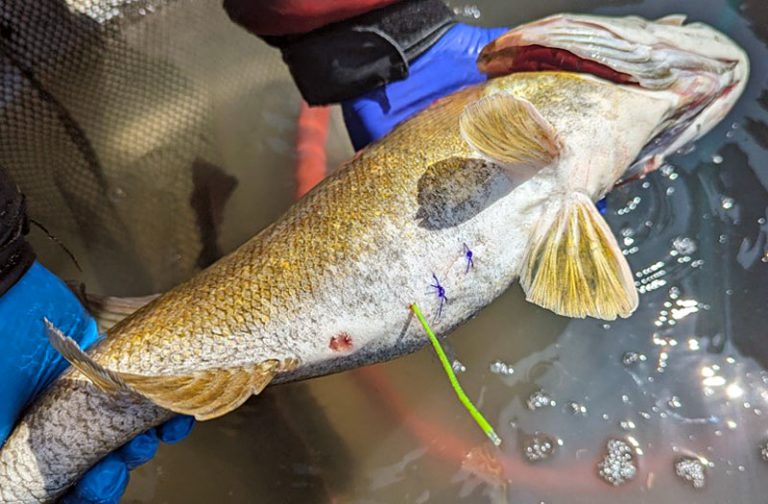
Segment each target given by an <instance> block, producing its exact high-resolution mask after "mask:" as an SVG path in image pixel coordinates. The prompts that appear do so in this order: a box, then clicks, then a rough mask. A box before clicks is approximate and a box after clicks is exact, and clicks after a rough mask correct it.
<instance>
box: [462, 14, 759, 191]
mask: <svg viewBox="0 0 768 504" xmlns="http://www.w3.org/2000/svg"><path fill="white" fill-rule="evenodd" d="M684 22H685V17H684V16H681V15H672V16H666V17H663V18H661V19H657V20H655V21H649V20H646V19H643V18H640V17H635V16H630V17H623V18H611V17H603V16H591V15H576V14H559V15H556V16H551V17H548V18H544V19H542V20H539V21H535V22H533V23H528V24H525V25H522V26H520V27H518V28H515V29H513V30H511V31H509V32H507V33H505V34H504V35H502V36H501V37H499V38H498V39H496V40H494V41H493V42H491V43H490V44H488V45H487V46H486V47H485V48H483V50H482V51H481V53H480V56H479V57H478V61H477V64H478V68H479V69H480V70H481V71H482V72H484V73H486V74H488V75H489V76H490V77H497V76H501V75H507V74H510V73H515V72H540V71H565V72H577V73H582V74H589V75H592V76H594V77H597V78H600V79H603V80H606V81H610V82H613V83H616V84H619V85H626V86H633V87H635V88H636V89H638V90H640V91H643V92H648V93H651V94H653V93H673V94H674V98H675V99H674V103H675V106H674V110H672V111H671V113H670V114H669V116H668V117H667V118H666V119H665V120H664V121H663V123H662V124H660V125H659V127H658V128H657V130H656V131H655V132H654V134H653V136H652V137H651V138H650V139H649V142H648V143H647V144H646V146H645V148H643V150H642V151H641V153H640V155H639V156H638V158H637V159H636V161H635V162H634V163H633V164H632V166H631V167H630V169H629V170H628V171H627V173H626V174H625V176H624V180H626V179H628V178H636V177H637V176H642V175H644V174H645V173H647V172H648V171H651V170H653V169H655V168H658V166H659V165H660V164H661V162H662V160H663V158H664V157H665V156H666V155H668V154H670V153H673V152H675V151H677V150H678V149H680V148H681V147H683V146H685V145H686V144H688V143H690V142H692V141H693V140H695V139H697V138H699V137H700V136H702V135H704V134H705V133H706V132H708V131H709V130H710V129H711V128H712V127H714V125H715V124H717V123H718V122H720V120H722V119H723V117H724V116H725V115H726V114H727V113H728V111H730V109H731V108H732V107H733V105H734V104H735V103H736V101H737V99H738V97H739V96H740V95H741V92H742V91H743V89H744V87H745V85H746V82H747V78H748V75H749V60H748V59H747V56H746V54H745V53H744V51H743V50H742V49H741V48H740V47H739V46H738V45H736V43H734V42H733V41H732V40H730V39H729V38H728V37H726V36H725V35H723V34H722V33H720V32H718V31H716V30H715V29H713V28H712V27H710V26H707V25H704V24H702V23H691V24H687V25H686V24H684Z"/></svg>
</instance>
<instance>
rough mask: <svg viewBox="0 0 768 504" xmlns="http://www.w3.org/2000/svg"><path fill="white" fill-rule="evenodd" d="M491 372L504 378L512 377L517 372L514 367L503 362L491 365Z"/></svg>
mask: <svg viewBox="0 0 768 504" xmlns="http://www.w3.org/2000/svg"><path fill="white" fill-rule="evenodd" d="M490 370H491V373H493V374H497V375H502V376H512V375H513V374H514V373H515V370H514V368H513V367H512V366H510V365H509V364H507V363H506V362H502V361H495V362H493V363H491V366H490Z"/></svg>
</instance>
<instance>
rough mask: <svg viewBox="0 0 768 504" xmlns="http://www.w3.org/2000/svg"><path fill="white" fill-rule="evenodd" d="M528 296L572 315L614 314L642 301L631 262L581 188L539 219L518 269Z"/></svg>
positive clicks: (622, 314) (603, 316) (619, 314)
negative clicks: (639, 298) (554, 209)
mask: <svg viewBox="0 0 768 504" xmlns="http://www.w3.org/2000/svg"><path fill="white" fill-rule="evenodd" d="M520 284H521V285H522V287H523V290H525V293H526V296H527V298H528V301H530V302H532V303H535V304H537V305H539V306H541V307H543V308H547V309H549V310H552V311H553V312H555V313H558V314H560V315H565V316H568V317H578V318H584V317H587V316H588V317H595V318H599V319H603V320H614V319H615V318H616V317H628V316H629V315H631V314H632V312H634V311H635V309H636V308H637V304H638V297H637V290H636V289H635V285H634V282H633V279H632V272H631V271H630V269H629V264H627V260H626V258H625V257H624V255H623V254H622V252H621V249H620V248H619V245H618V243H616V239H615V238H614V236H613V234H612V233H611V230H610V229H609V228H608V224H607V223H606V222H605V220H604V219H603V218H602V216H601V215H600V214H599V212H598V211H597V209H596V208H595V206H594V204H593V203H592V201H591V200H590V199H589V198H588V197H587V196H586V195H585V194H582V193H573V194H570V195H568V196H566V197H565V199H564V201H563V202H562V203H561V205H560V207H559V208H558V209H557V211H556V212H555V213H554V215H552V214H547V215H545V216H544V217H542V219H541V220H540V221H539V222H538V224H537V225H536V229H535V230H534V232H533V236H532V239H531V240H530V241H529V243H528V247H527V249H526V252H525V257H524V260H523V267H522V271H521V273H520Z"/></svg>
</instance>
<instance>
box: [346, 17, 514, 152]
mask: <svg viewBox="0 0 768 504" xmlns="http://www.w3.org/2000/svg"><path fill="white" fill-rule="evenodd" d="M507 31H508V30H507V28H482V27H478V26H470V25H465V24H456V25H454V26H452V27H451V28H450V29H449V30H448V31H446V32H445V34H444V35H443V36H442V37H440V40H438V41H437V42H435V44H433V45H432V47H430V48H429V49H427V50H426V52H424V54H422V55H421V56H419V57H418V58H416V60H415V61H413V62H412V63H411V65H410V69H409V73H408V77H407V78H406V79H403V80H400V81H394V82H390V83H389V84H386V85H384V86H381V87H379V88H376V89H374V90H373V91H369V92H368V93H366V94H364V95H362V96H359V97H357V98H354V99H352V100H347V101H345V102H343V103H342V109H343V111H344V122H345V123H346V125H347V131H349V136H350V138H351V139H352V145H353V146H354V147H355V150H358V149H362V148H363V147H365V146H366V145H368V144H369V143H371V142H372V141H374V140H378V139H379V138H381V137H383V136H384V135H386V134H387V133H389V131H390V130H391V129H392V128H393V127H395V126H396V125H397V124H398V123H400V122H402V121H404V120H405V119H408V118H409V117H410V116H412V115H413V114H415V113H416V112H418V111H420V110H422V109H424V108H426V107H427V106H428V105H429V104H431V103H432V102H434V101H435V100H437V99H438V98H441V97H443V96H445V95H448V94H450V93H452V92H454V91H456V90H457V89H460V88H462V87H464V86H468V85H470V84H477V83H478V82H482V81H484V80H485V79H486V76H485V74H483V73H480V71H479V70H478V69H477V64H476V60H477V56H478V54H480V50H481V49H482V48H483V47H485V45H486V44H488V43H489V42H491V41H492V40H494V39H496V38H498V37H499V36H501V35H502V34H504V33H505V32H507Z"/></svg>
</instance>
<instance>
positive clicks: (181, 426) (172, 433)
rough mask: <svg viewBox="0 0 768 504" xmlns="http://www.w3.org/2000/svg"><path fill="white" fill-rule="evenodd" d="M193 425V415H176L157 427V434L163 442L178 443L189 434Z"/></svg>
mask: <svg viewBox="0 0 768 504" xmlns="http://www.w3.org/2000/svg"><path fill="white" fill-rule="evenodd" d="M194 426H195V417H191V416H187V415H177V416H175V417H173V418H171V419H170V420H168V421H167V422H165V423H164V424H162V425H160V426H158V427H157V436H158V437H159V438H160V441H162V442H163V443H167V444H174V443H178V442H179V441H181V440H182V439H184V438H185V437H187V436H189V433H190V432H192V427H194Z"/></svg>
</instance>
